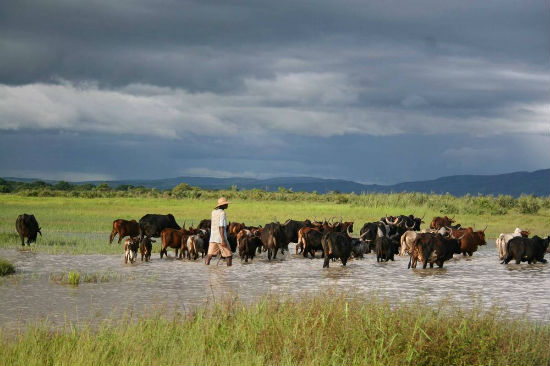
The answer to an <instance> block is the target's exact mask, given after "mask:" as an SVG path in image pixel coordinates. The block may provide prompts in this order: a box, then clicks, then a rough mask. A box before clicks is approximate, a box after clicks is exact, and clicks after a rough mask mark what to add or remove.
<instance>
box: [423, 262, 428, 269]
mask: <svg viewBox="0 0 550 366" xmlns="http://www.w3.org/2000/svg"><path fill="white" fill-rule="evenodd" d="M427 266H428V261H424V262H422V268H423V269H426V267H427Z"/></svg>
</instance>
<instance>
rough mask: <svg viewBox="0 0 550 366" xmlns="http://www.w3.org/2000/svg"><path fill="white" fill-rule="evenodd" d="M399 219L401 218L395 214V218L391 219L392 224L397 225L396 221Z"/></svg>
mask: <svg viewBox="0 0 550 366" xmlns="http://www.w3.org/2000/svg"><path fill="white" fill-rule="evenodd" d="M400 219H401V218H400V217H399V216H397V217H396V218H395V220H393V224H394V225H397V223H398V222H399V221H400Z"/></svg>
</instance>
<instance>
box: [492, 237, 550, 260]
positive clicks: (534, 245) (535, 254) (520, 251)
mask: <svg viewBox="0 0 550 366" xmlns="http://www.w3.org/2000/svg"><path fill="white" fill-rule="evenodd" d="M549 241H550V236H548V237H547V238H546V239H542V238H540V237H538V236H536V235H535V236H533V237H532V238H531V239H529V238H524V237H521V236H518V237H515V238H512V239H510V241H509V242H508V244H507V245H506V250H507V257H506V258H505V259H504V262H503V263H505V264H508V263H509V262H510V261H511V260H512V259H514V260H515V261H516V264H520V263H521V262H527V263H529V264H531V263H537V262H541V263H546V262H547V261H546V259H544V254H545V252H546V250H547V249H548V243H549Z"/></svg>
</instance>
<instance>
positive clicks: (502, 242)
mask: <svg viewBox="0 0 550 366" xmlns="http://www.w3.org/2000/svg"><path fill="white" fill-rule="evenodd" d="M516 236H521V229H520V228H519V227H517V228H516V230H514V232H513V233H508V234H504V233H503V234H500V235H499V236H498V238H497V240H496V241H495V245H496V246H497V250H498V256H499V257H500V259H501V260H504V259H506V257H507V256H508V251H507V250H506V244H508V242H509V241H510V239H512V238H515V237H516Z"/></svg>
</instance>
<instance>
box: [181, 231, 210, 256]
mask: <svg viewBox="0 0 550 366" xmlns="http://www.w3.org/2000/svg"><path fill="white" fill-rule="evenodd" d="M197 231H198V233H197V234H194V235H189V237H188V238H187V243H186V247H187V248H186V251H187V259H193V260H196V259H197V258H198V257H199V253H201V258H204V256H205V254H206V253H207V250H208V248H207V247H206V245H205V240H206V234H207V233H206V230H197ZM182 240H184V239H182Z"/></svg>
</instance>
